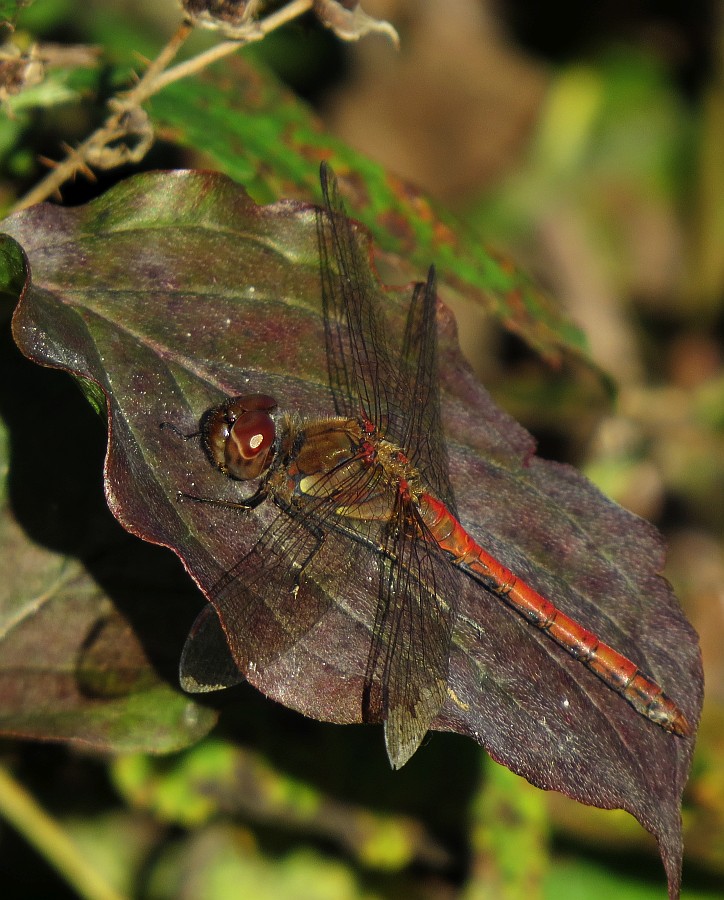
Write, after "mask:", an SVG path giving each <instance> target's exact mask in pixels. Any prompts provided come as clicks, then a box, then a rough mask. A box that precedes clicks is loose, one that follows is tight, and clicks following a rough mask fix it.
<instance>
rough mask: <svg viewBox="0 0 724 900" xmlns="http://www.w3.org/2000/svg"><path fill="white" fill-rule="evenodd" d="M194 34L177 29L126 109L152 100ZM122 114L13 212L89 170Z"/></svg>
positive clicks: (184, 28) (114, 132)
mask: <svg viewBox="0 0 724 900" xmlns="http://www.w3.org/2000/svg"><path fill="white" fill-rule="evenodd" d="M192 30H193V29H192V27H191V26H190V25H189V24H188V23H186V22H182V24H181V25H180V26H179V27H178V28H177V29H176V31H175V33H174V34H173V36H172V37H171V39H170V40H169V42H168V43H167V44H166V46H165V47H164V48H163V50H161V52H160V53H159V55H158V56H157V57H156V59H155V60H154V61H153V62H152V63H151V64H150V65H149V67H148V69H146V71H145V72H144V74H143V76H142V77H141V78H140V79H139V81H138V83H137V84H136V85H135V87H133V88H132V89H131V90H130V91H128V93H127V94H126V95H125V96H124V98H123V99H124V107H125V109H127V108H128V107H129V106H131V105H136V104H138V103H139V102H140V101H139V98H145V97H147V96H150V94H151V93H152V90H151V86H152V84H153V83H154V82H155V81H156V79H157V78H158V75H159V74H160V73H161V72H162V71H163V69H164V68H165V67H166V66H167V65H168V64H169V63H170V62H171V60H172V59H173V58H174V56H175V55H176V54H177V53H178V51H179V50H180V48H181V46H182V44H183V43H184V41H185V40H186V38H188V36H189V35H190V34H191V31H192ZM121 114H122V113H121V111H120V110H118V109H116V111H115V112H114V113H113V114H112V115H111V116H109V117H108V119H106V121H105V122H104V123H103V125H101V127H100V128H98V129H97V130H96V131H94V132H93V134H91V135H90V137H87V138H86V139H85V140H84V141H83V142H82V143H81V144H79V145H78V146H77V147H76V148H74V149H73V150H72V151H71V152H69V153H68V155H67V156H66V158H65V159H64V160H62V161H61V162H59V163H55V164H53V168H52V170H51V171H50V172H48V174H47V175H46V176H45V178H42V179H41V180H40V181H39V182H38V183H37V184H36V185H35V187H34V188H32V190H30V191H29V192H28V193H27V194H26V195H25V196H24V197H22V198H21V199H20V200H19V201H18V202H17V203H16V204H15V206H14V208H13V210H14V211H17V210H19V209H25V208H26V207H28V206H32V205H33V204H34V203H40V202H41V201H42V200H46V199H47V198H48V197H50V196H52V195H53V194H55V193H57V192H58V189H59V188H60V186H61V184H64V183H65V182H66V181H67V180H68V179H69V178H72V177H73V176H74V175H75V174H76V173H77V172H79V171H82V170H83V169H84V168H86V167H87V160H88V157H89V156H90V155H91V154H92V153H93V152H94V151H99V150H100V149H101V148H102V147H104V146H105V145H106V144H107V143H108V140H109V136H111V135H112V136H113V137H114V138H115V137H116V136H117V135H118V131H119V124H120V117H121Z"/></svg>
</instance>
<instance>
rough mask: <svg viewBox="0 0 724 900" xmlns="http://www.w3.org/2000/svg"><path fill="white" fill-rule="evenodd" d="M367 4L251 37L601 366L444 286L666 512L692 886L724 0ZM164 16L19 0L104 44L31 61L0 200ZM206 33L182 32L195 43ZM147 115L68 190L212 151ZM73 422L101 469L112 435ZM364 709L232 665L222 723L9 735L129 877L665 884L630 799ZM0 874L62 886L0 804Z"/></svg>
mask: <svg viewBox="0 0 724 900" xmlns="http://www.w3.org/2000/svg"><path fill="white" fill-rule="evenodd" d="M11 5H13V4H11ZM364 8H365V10H366V11H367V12H368V13H369V14H370V15H373V16H376V17H379V18H382V19H386V20H388V21H390V22H392V23H393V24H394V25H395V27H396V28H397V30H398V32H399V35H400V49H399V50H395V49H394V48H393V47H392V46H391V44H390V42H389V41H388V40H386V39H385V38H384V36H382V35H373V36H371V37H368V38H367V39H364V40H362V41H360V42H359V43H355V44H343V43H342V42H340V41H339V40H337V39H336V38H335V37H334V36H333V35H332V34H331V33H329V32H327V31H325V30H324V29H322V28H321V27H320V26H319V25H318V24H316V23H315V22H314V20H313V19H312V18H311V17H307V18H304V19H303V20H302V21H301V22H299V23H293V24H291V25H290V26H288V27H287V28H285V29H284V30H282V31H280V32H276V33H274V34H273V35H271V36H269V37H268V38H267V39H266V40H265V41H263V42H262V43H259V44H257V45H254V46H253V47H250V48H248V51H242V52H244V53H246V52H249V56H250V57H251V59H252V60H253V62H254V64H255V65H258V66H260V67H262V68H263V71H264V72H267V71H270V72H271V73H273V74H269V75H268V76H267V75H265V77H269V78H275V79H278V80H279V81H281V82H283V83H284V85H286V87H287V88H288V89H289V90H290V91H292V92H293V93H294V94H295V95H296V96H297V97H299V98H301V101H302V102H305V103H309V104H311V106H312V107H313V108H314V110H315V111H316V113H317V114H318V115H319V116H320V118H321V120H322V122H323V123H324V128H326V129H328V130H329V131H331V132H332V133H333V134H334V135H336V136H337V137H338V138H340V139H341V140H342V141H344V142H345V143H346V144H348V145H349V146H350V147H352V148H354V149H355V150H357V151H360V152H361V153H363V154H366V155H367V156H369V157H370V158H372V159H373V160H375V161H376V162H378V163H380V164H381V165H383V166H384V167H385V168H387V169H389V170H390V171H392V172H394V173H396V174H398V175H400V176H401V177H404V178H405V179H406V180H407V181H410V182H413V183H415V184H416V185H417V186H418V187H420V188H421V190H422V191H424V192H425V194H427V195H429V196H430V197H432V198H434V199H435V200H436V201H438V202H439V203H440V205H441V206H443V207H444V208H446V209H448V210H449V211H450V212H451V213H453V214H454V215H455V216H456V217H458V218H459V219H460V220H461V221H462V222H464V223H465V225H466V227H469V228H471V229H474V230H475V232H476V233H480V234H483V235H484V236H485V241H486V243H489V244H490V245H491V246H492V247H496V248H499V249H501V250H504V251H505V252H506V254H508V255H509V256H511V257H512V258H513V259H515V261H516V264H517V265H518V266H520V267H521V268H522V269H523V270H527V271H528V272H529V273H531V274H532V275H533V277H534V278H535V279H536V281H537V282H538V283H539V284H541V285H542V286H543V287H544V288H545V289H546V290H547V291H548V292H549V293H550V295H552V296H553V297H555V298H556V299H557V300H558V301H559V302H560V304H561V306H562V307H563V308H564V309H565V311H566V313H567V315H568V316H569V317H570V319H571V320H573V321H574V322H575V323H576V324H577V325H578V326H579V327H580V328H581V329H582V331H583V332H584V334H585V336H586V338H587V341H588V353H589V357H590V363H591V365H590V373H593V374H592V375H591V374H590V373H589V375H588V376H587V377H589V378H590V377H592V378H594V379H598V380H600V383H601V384H604V383H606V384H607V383H608V382H606V376H607V377H608V378H609V379H610V380H611V382H612V383H613V385H614V386H615V396H613V399H612V395H611V394H610V393H609V392H608V391H607V389H602V390H599V391H597V392H596V393H595V397H596V399H595V402H592V401H591V396H592V394H591V392H590V391H582V389H581V388H580V383H578V379H577V378H576V377H574V376H575V373H580V361H578V362H576V363H575V364H574V362H573V361H571V360H569V359H567V358H565V356H564V358H563V360H562V362H561V361H559V364H558V365H557V366H551V365H550V360H546V359H544V358H542V357H541V356H539V355H538V354H537V353H536V352H535V351H534V350H533V349H531V347H530V346H528V345H527V344H526V343H524V341H523V340H521V339H520V337H516V336H514V335H512V334H510V333H509V332H508V331H506V330H505V329H504V328H503V327H502V326H501V324H500V323H499V322H496V321H495V320H494V319H493V318H491V317H486V316H484V315H482V314H481V311H480V309H479V308H476V307H475V306H474V305H471V304H465V303H464V302H461V303H460V304H459V305H456V308H455V312H456V316H457V318H458V324H459V327H460V331H461V334H462V335H463V341H462V343H463V349H464V351H465V352H466V354H467V356H468V358H469V359H470V361H471V364H472V365H473V367H474V368H475V370H476V371H477V372H478V373H479V375H480V377H481V378H482V380H483V382H484V384H485V385H486V387H487V388H488V389H489V390H491V392H492V393H493V394H494V396H495V398H496V400H497V401H498V402H499V404H500V405H501V406H503V407H504V408H505V409H506V410H508V411H509V412H511V413H512V414H513V415H514V416H515V417H516V418H518V420H519V421H521V422H522V423H523V424H524V425H525V426H526V427H527V428H528V429H529V430H530V431H531V432H532V433H533V434H534V435H535V437H536V438H537V440H538V442H539V447H540V452H541V454H542V455H543V456H546V457H549V458H555V459H560V460H563V461H567V462H572V463H574V464H575V465H576V466H578V467H579V468H581V469H583V471H585V472H586V474H587V475H588V476H589V477H590V478H592V479H593V480H594V481H595V482H596V483H597V484H598V485H599V486H600V487H601V489H602V490H603V491H604V492H606V493H607V494H608V495H609V496H611V497H613V498H614V499H615V500H616V501H617V502H619V503H621V504H622V505H624V506H625V507H627V508H628V509H630V510H632V511H633V512H635V513H637V514H638V515H640V516H643V517H645V518H646V519H648V520H650V521H652V522H653V523H654V524H655V525H656V526H657V527H658V528H659V529H661V530H662V531H663V533H664V535H665V537H666V540H667V542H668V545H669V553H668V562H667V568H666V571H665V575H666V577H667V578H668V579H669V580H670V581H671V582H672V584H673V585H674V587H675V590H676V592H677V595H678V596H679V598H680V599H681V602H682V605H683V607H684V609H685V610H686V612H687V615H688V616H689V618H690V620H691V621H692V622H693V624H694V625H695V627H696V628H697V630H698V631H699V633H700V635H701V638H702V651H703V656H704V665H705V676H706V702H705V709H704V717H703V720H702V726H701V731H700V736H699V742H698V748H697V756H696V759H695V765H694V771H693V775H692V778H691V781H690V784H689V787H688V789H687V793H686V795H685V798H684V800H685V803H684V824H685V833H686V853H687V855H686V864H685V872H684V885H685V889H684V892H683V895H682V896H684V897H689V898H693V897H712V898H713V897H724V655H722V653H721V647H722V645H724V366H723V356H722V353H723V349H724V348H723V346H722V335H723V331H724V251H723V248H724V12H723V10H722V6H721V5H720V4H718V3H716V2H714V0H712V2H703V0H698V2H691V3H688V4H681V3H674V2H651V0H649V2H646V0H629V2H617V0H608V2H604V3H599V4H595V5H589V6H586V5H585V4H578V3H572V2H568V0H556V2H551V3H547V4H542V5H541V4H536V3H533V2H523V0H518V2H504V0H498V2H494V0H449V2H446V3H436V2H433V0H387V2H385V0H369V2H367V3H365V5H364ZM179 18H180V13H179V9H178V6H177V4H176V3H175V2H173V0H156V2H155V3H153V4H148V3H144V2H136V3H134V2H123V0H105V2H93V0H88V2H86V3H84V4H83V5H82V6H80V5H79V4H77V3H75V2H70V0H68V2H66V0H35V3H33V4H31V5H30V6H28V8H27V9H25V10H23V11H22V12H21V13H20V14H19V15H18V17H17V20H16V26H17V28H16V31H15V33H14V35H12V36H11V35H10V34H9V33H8V35H7V36H8V38H9V39H10V38H12V40H13V41H14V42H15V43H16V44H17V45H18V46H20V47H23V45H24V44H25V46H28V45H30V43H32V41H33V40H42V41H52V42H58V43H61V44H73V45H84V46H87V45H93V46H95V47H97V48H99V49H98V56H97V57H96V58H95V61H93V62H92V63H91V64H89V65H87V66H85V65H83V66H79V67H78V69H77V71H76V73H75V75H74V76H73V79H75V80H73V79H71V81H66V82H63V83H60V82H58V81H53V79H52V78H51V79H50V81H48V82H46V85H45V87H46V91H47V97H46V99H45V100H44V101H42V102H41V103H37V102H36V103H35V104H34V105H28V106H22V105H19V106H15V107H12V108H6V110H5V113H6V114H5V115H4V116H3V121H2V124H0V203H2V205H3V207H4V208H5V209H8V208H10V207H11V206H12V205H13V203H14V202H15V201H16V200H17V199H18V197H20V196H21V195H22V194H23V193H24V192H25V191H27V190H29V189H30V188H31V187H32V185H33V184H34V183H35V182H37V181H38V180H39V178H40V177H42V176H43V174H44V173H45V172H46V171H47V168H46V167H45V166H44V164H43V162H42V159H43V158H46V159H58V158H60V157H61V155H62V153H63V150H62V145H63V144H67V145H71V146H72V145H74V144H75V143H77V142H79V141H80V140H82V139H83V138H84V137H85V136H86V135H87V134H89V133H90V131H92V129H93V128H95V127H97V125H98V124H99V122H100V121H102V118H103V116H104V112H103V101H104V100H105V99H106V98H107V97H108V96H110V95H111V94H112V93H113V92H114V91H115V90H118V89H120V88H121V87H122V86H123V85H124V84H127V83H128V78H129V75H130V70H131V68H134V67H135V68H139V67H140V65H141V64H140V63H139V54H140V58H146V59H152V58H153V57H154V56H155V55H156V54H157V53H158V51H159V49H160V48H161V47H162V46H163V44H164V43H165V41H166V40H167V39H168V36H169V35H170V34H171V32H172V31H173V29H174V28H175V27H176V26H177V24H178V21H179ZM214 40H216V38H214V37H213V36H212V35H209V34H199V35H197V36H194V38H193V39H192V42H190V44H189V46H188V47H187V48H186V49H187V50H188V52H189V53H191V52H193V50H196V51H198V50H199V49H200V48H202V47H203V46H207V45H210V44H211V43H213V42H214ZM184 52H186V51H184ZM230 77H231V76H230ZM64 90H65V91H66V92H67V94H66V95H64V94H63V91H64ZM230 90H233V83H231V82H230ZM159 137H160V138H161V140H159V141H158V142H157V144H156V145H155V146H154V148H153V150H152V151H151V153H150V154H149V155H148V156H147V157H146V158H145V159H144V160H143V162H142V163H140V164H139V165H134V166H124V167H122V168H121V169H120V170H118V171H114V172H112V173H106V174H103V175H99V176H98V178H97V180H94V181H91V180H88V179H86V178H83V177H78V178H77V179H76V180H75V181H74V182H73V183H72V184H70V185H68V186H67V187H65V188H64V189H63V192H62V193H63V199H64V200H65V202H67V203H80V202H84V201H86V200H88V199H90V198H91V197H92V196H95V195H97V194H99V193H101V192H102V191H103V190H105V189H106V188H107V187H108V186H109V185H110V184H111V183H112V182H113V181H114V180H116V179H118V178H120V177H125V176H126V175H128V174H129V173H130V172H132V171H138V170H139V168H161V167H163V168H168V167H174V166H204V165H207V166H208V165H210V162H209V157H208V148H205V147H204V146H203V144H202V142H199V144H198V146H197V147H196V149H192V148H189V146H188V145H187V146H185V147H181V146H180V145H179V144H178V143H176V142H175V141H174V136H173V134H172V133H171V132H170V131H167V132H163V131H161V133H160V135H159ZM210 140H211V138H210ZM599 372H602V373H605V375H604V376H601V375H600V374H599ZM572 373H573V374H572ZM28 377H34V376H28ZM69 402H70V401H69ZM73 402H75V401H73ZM77 402H78V403H79V404H82V401H81V400H80V399H78V401H77ZM74 415H77V416H79V417H80V418H81V419H82V418H83V416H84V415H85V414H84V413H83V412H77V413H74ZM88 415H89V416H90V414H88ZM79 427H80V426H79ZM88 444H89V448H88V449H87V450H86V451H84V452H86V453H87V468H88V471H89V472H91V484H92V489H93V490H95V491H99V490H100V489H99V479H100V474H99V473H100V468H101V465H102V451H103V442H102V438H99V437H98V436H97V435H96V436H95V437H94V438H92V439H89V442H88ZM84 459H86V457H84ZM159 552H160V551H159ZM242 720H243V721H242ZM250 722H251V724H250ZM368 731H369V732H373V731H374V730H372V729H341V728H335V727H334V726H328V725H320V724H317V723H312V722H307V721H305V720H302V719H301V717H299V716H295V715H294V714H293V713H290V712H286V711H283V710H279V709H278V708H277V707H272V704H271V703H269V702H266V701H264V700H263V698H261V697H259V696H257V695H254V694H253V692H251V691H248V692H246V693H244V692H242V694H241V697H240V699H239V701H238V703H237V704H236V706H235V708H234V709H228V708H227V709H225V710H224V712H223V715H222V722H221V725H220V726H219V728H218V729H217V730H216V731H215V732H213V737H211V738H207V739H206V740H205V741H202V742H201V743H200V744H197V745H195V746H194V747H192V748H190V749H188V750H186V751H184V752H182V753H179V754H176V755H171V756H167V757H160V758H154V757H151V756H145V755H144V756H142V755H132V756H122V757H120V758H116V759H114V760H112V761H111V762H108V761H107V760H106V759H105V758H104V757H102V756H93V755H88V754H83V753H81V752H79V751H78V750H71V749H68V748H65V747H64V746H62V745H39V744H34V743H30V742H22V741H14V740H12V739H10V738H6V739H4V740H3V741H2V743H0V758H1V759H3V760H4V761H5V762H6V763H7V764H8V765H10V766H11V768H12V769H13V770H14V771H15V773H16V774H17V776H18V778H19V780H20V781H21V782H23V783H24V784H25V785H26V786H27V787H28V788H29V789H30V790H31V791H32V793H33V794H34V796H35V798H36V799H37V800H39V802H40V803H41V804H42V805H43V806H45V807H46V808H48V809H49V810H50V811H51V812H52V813H53V815H54V816H55V817H56V818H57V819H58V821H60V822H61V823H62V824H63V827H64V828H66V829H67V831H68V833H69V834H71V835H72V836H73V838H74V839H75V840H76V841H77V842H79V843H80V845H81V846H82V847H83V848H84V852H85V853H86V854H87V855H88V857H89V859H91V860H92V861H93V864H94V865H96V866H97V867H98V868H99V869H101V870H102V871H103V872H105V873H106V876H107V878H108V880H109V882H110V883H112V884H114V885H117V886H118V890H119V891H120V894H119V896H124V895H125V896H148V897H173V896H183V897H190V898H191V897H193V898H196V897H199V898H216V897H219V898H222V897H254V898H263V897H275V898H277V897H294V898H298V897H309V898H318V897H319V898H322V897H330V898H343V897H421V898H427V897H430V898H438V897H439V898H445V897H458V896H464V897H471V898H472V897H475V898H477V897H480V898H484V897H490V898H507V897H511V898H513V897H518V896H521V897H522V896H526V897H527V898H531V897H551V898H552V897H555V898H557V900H559V898H565V897H571V898H573V897H575V898H588V897H591V898H592V897H600V896H616V897H622V898H626V897H637V898H644V897H652V898H653V897H663V896H664V895H665V889H664V887H663V876H662V875H661V870H660V868H659V863H658V860H657V855H656V849H655V846H654V845H653V841H652V840H651V839H650V837H649V836H648V835H647V834H646V833H645V832H644V831H643V830H642V829H641V828H640V827H639V826H638V825H637V823H636V822H635V821H634V820H633V819H631V818H630V817H629V816H627V815H625V814H623V813H618V812H603V811H600V810H594V809H589V808H586V807H583V806H580V805H578V804H575V803H573V802H572V801H568V800H566V798H564V797H562V796H560V795H557V794H549V795H548V794H543V793H542V792H540V791H537V790H535V789H534V788H532V787H530V786H529V785H527V784H526V783H524V782H523V781H522V780H521V779H518V778H516V777H515V776H512V775H510V773H508V772H506V771H504V770H502V769H499V768H498V767H497V766H495V765H494V764H493V763H491V762H490V761H487V760H485V759H483V757H484V754H483V753H482V751H480V750H479V749H478V748H476V747H475V746H473V745H472V743H471V742H467V741H464V740H463V739H461V738H456V737H453V736H449V735H444V736H437V735H436V736H435V737H434V739H432V740H431V741H430V744H429V746H428V747H426V748H424V749H423V751H421V752H420V753H419V754H418V757H424V759H418V758H416V759H415V760H414V761H413V762H412V763H411V764H410V766H409V767H407V768H406V769H405V770H404V771H403V772H401V773H394V774H393V773H390V772H388V771H386V768H385V766H386V761H385V760H384V758H383V755H382V753H381V742H380V741H378V737H379V735H377V734H376V732H375V733H370V734H368V733H367V732H368ZM240 734H242V735H243V737H242V738H240V737H239V735H240ZM290 742H291V744H292V745H293V746H292V749H291V750H290ZM320 747H321V748H322V749H321V750H320ZM349 759H355V760H356V761H357V762H358V764H359V769H358V771H354V772H351V771H350V770H349V769H348V768H345V767H344V763H343V762H342V760H347V761H348V760H349ZM330 760H331V761H332V762H331V763H330ZM453 760H454V762H453ZM415 767H417V768H415ZM451 770H452V771H451ZM0 875H2V878H3V883H4V884H5V885H6V886H7V890H8V893H5V896H18V897H20V896H53V897H64V896H74V895H75V894H74V893H73V892H72V890H71V889H70V888H67V887H65V886H64V884H63V883H62V882H61V881H60V880H59V879H58V878H57V876H56V875H55V874H54V873H53V871H52V870H51V868H50V867H49V866H47V865H46V864H45V863H43V862H42V861H41V860H40V858H39V857H38V855H37V854H36V851H34V850H32V849H30V848H29V847H28V845H27V844H26V843H25V842H24V841H23V840H21V839H20V838H19V837H18V836H17V834H16V833H15V832H14V831H13V830H12V829H11V828H9V827H7V826H5V825H3V824H2V823H0Z"/></svg>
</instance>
